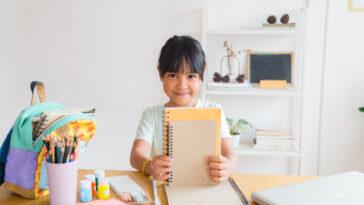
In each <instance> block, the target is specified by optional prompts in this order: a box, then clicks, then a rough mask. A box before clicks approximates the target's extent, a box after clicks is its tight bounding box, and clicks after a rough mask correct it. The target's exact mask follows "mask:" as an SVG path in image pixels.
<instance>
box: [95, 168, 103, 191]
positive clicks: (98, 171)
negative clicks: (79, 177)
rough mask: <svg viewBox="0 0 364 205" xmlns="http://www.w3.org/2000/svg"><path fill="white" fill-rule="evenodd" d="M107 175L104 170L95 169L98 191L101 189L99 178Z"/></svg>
mask: <svg viewBox="0 0 364 205" xmlns="http://www.w3.org/2000/svg"><path fill="white" fill-rule="evenodd" d="M103 177H105V172H104V170H96V171H95V182H96V192H97V191H98V190H99V179H100V178H103Z"/></svg>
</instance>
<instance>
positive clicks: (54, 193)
mask: <svg viewBox="0 0 364 205" xmlns="http://www.w3.org/2000/svg"><path fill="white" fill-rule="evenodd" d="M47 175H48V184H49V194H50V200H51V205H66V204H67V205H75V204H76V200H77V160H76V161H73V162H70V163H63V164H54V163H49V162H47Z"/></svg>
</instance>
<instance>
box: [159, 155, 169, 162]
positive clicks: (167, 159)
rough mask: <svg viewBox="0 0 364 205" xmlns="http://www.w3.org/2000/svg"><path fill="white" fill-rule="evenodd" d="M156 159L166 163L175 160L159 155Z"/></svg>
mask: <svg viewBox="0 0 364 205" xmlns="http://www.w3.org/2000/svg"><path fill="white" fill-rule="evenodd" d="M155 158H156V159H159V160H162V161H166V162H173V159H172V158H170V157H168V156H166V155H158V156H156V157H155Z"/></svg>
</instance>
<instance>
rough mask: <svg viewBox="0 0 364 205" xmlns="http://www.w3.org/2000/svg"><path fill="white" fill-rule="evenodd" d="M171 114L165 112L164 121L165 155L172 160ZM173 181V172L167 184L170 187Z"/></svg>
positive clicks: (163, 114)
mask: <svg viewBox="0 0 364 205" xmlns="http://www.w3.org/2000/svg"><path fill="white" fill-rule="evenodd" d="M168 114H169V112H168V111H167V110H164V111H163V113H162V119H163V121H164V122H163V125H162V126H163V128H162V134H163V139H164V140H163V154H165V155H167V156H168V157H170V158H173V126H172V125H170V124H169V115H168ZM172 181H173V172H171V176H170V177H169V178H168V180H167V183H168V185H170V184H171V183H172Z"/></svg>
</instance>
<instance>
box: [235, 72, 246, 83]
mask: <svg viewBox="0 0 364 205" xmlns="http://www.w3.org/2000/svg"><path fill="white" fill-rule="evenodd" d="M244 80H245V75H244V74H240V75H238V77H237V78H236V81H237V82H238V83H244Z"/></svg>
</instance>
